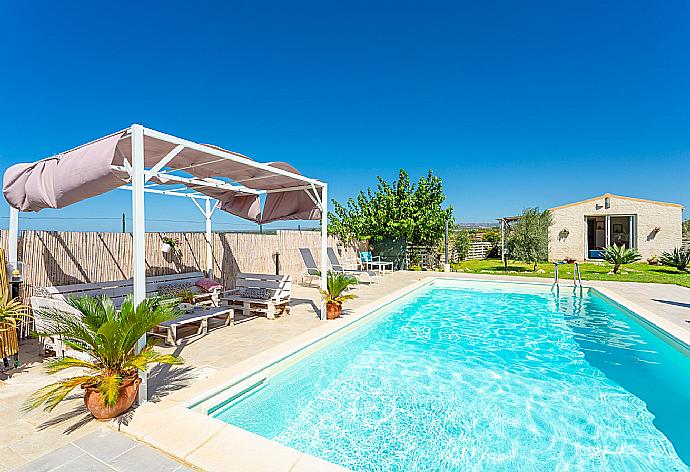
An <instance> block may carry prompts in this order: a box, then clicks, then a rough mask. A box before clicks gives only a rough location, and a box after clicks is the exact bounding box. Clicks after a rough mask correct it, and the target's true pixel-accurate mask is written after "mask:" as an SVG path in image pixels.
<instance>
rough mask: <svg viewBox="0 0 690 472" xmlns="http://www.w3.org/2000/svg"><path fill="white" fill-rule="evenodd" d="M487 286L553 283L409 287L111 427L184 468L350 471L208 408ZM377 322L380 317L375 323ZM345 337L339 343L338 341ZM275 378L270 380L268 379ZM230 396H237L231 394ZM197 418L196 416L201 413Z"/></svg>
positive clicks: (607, 292)
mask: <svg viewBox="0 0 690 472" xmlns="http://www.w3.org/2000/svg"><path fill="white" fill-rule="evenodd" d="M443 279H445V280H454V281H467V282H482V283H491V284H500V285H503V284H522V285H532V286H547V287H548V286H550V285H551V284H549V283H545V282H538V281H533V282H526V281H525V282H516V281H499V280H493V279H485V278H471V277H453V276H448V274H439V275H438V276H431V277H428V278H425V279H421V280H418V281H416V282H413V283H411V284H408V285H406V286H405V287H402V288H400V289H398V290H396V291H394V292H391V293H390V294H387V295H385V296H383V297H381V298H380V299H378V300H376V301H374V302H371V303H368V304H366V305H364V306H362V307H359V308H358V309H356V310H354V311H353V312H352V313H348V314H347V315H346V316H344V317H342V318H339V319H337V320H331V321H329V322H327V323H324V324H323V325H321V326H318V327H316V328H313V329H311V330H309V331H307V332H305V333H302V334H300V335H298V336H296V337H294V338H292V339H290V340H288V341H286V342H284V343H282V344H279V345H277V346H274V347H272V348H270V349H267V350H265V351H263V352H261V353H259V354H257V355H255V356H253V357H251V358H249V359H246V360H244V361H241V362H238V363H237V364H235V365H234V366H232V367H228V368H225V369H222V370H219V371H218V372H216V373H214V374H213V375H211V376H210V377H208V378H206V379H203V380H199V381H197V382H195V383H194V384H193V385H191V386H189V387H187V388H184V389H182V390H179V391H176V392H174V393H171V394H170V395H168V396H166V397H165V398H164V399H163V400H161V401H160V402H155V403H154V402H149V403H146V404H144V405H142V406H140V407H138V408H137V409H136V410H135V415H134V416H133V418H132V419H131V420H130V421H129V422H128V423H127V424H125V423H124V422H111V423H110V425H111V427H113V428H115V429H117V430H119V431H121V432H124V433H126V434H129V435H131V436H134V437H135V438H137V439H138V440H140V441H143V442H145V443H147V444H149V445H151V446H153V447H155V448H158V449H160V450H162V451H164V452H166V453H168V454H170V455H172V456H175V457H176V458H178V459H180V460H181V461H183V462H186V463H188V464H190V465H192V466H194V467H198V468H200V469H203V470H207V471H209V472H215V471H225V470H234V469H235V468H237V470H243V471H267V472H268V471H270V472H309V471H323V472H329V471H345V470H348V469H345V468H343V467H341V466H338V465H336V464H333V463H330V462H327V461H325V460H323V459H320V458H317V457H315V456H312V455H310V454H306V453H302V452H300V451H297V450H296V449H293V448H290V447H287V446H284V445H282V444H279V443H278V442H276V441H273V440H270V439H267V438H264V437H263V436H260V435H257V434H254V433H251V432H249V431H246V430H244V429H241V428H238V427H236V426H233V425H230V424H227V423H224V422H223V421H221V420H218V419H216V418H213V417H211V416H209V415H207V414H205V413H204V412H201V411H198V410H203V409H204V408H205V404H204V402H206V401H208V400H209V399H211V398H215V397H216V396H217V395H218V394H220V393H221V392H229V391H230V389H232V388H235V389H236V390H237V389H241V388H247V386H251V385H252V384H254V383H256V382H258V381H261V377H262V376H263V377H264V378H265V377H266V376H267V375H270V370H271V368H273V367H274V366H282V367H276V368H280V370H282V369H283V368H286V366H285V365H284V364H285V363H286V361H287V364H288V365H291V364H292V363H294V362H297V361H299V359H301V358H303V357H304V356H307V355H309V354H311V353H312V352H313V351H315V350H318V349H321V348H322V347H323V346H324V342H325V343H330V342H333V341H335V340H337V339H340V337H341V336H343V335H345V334H346V333H348V332H350V331H352V330H353V329H356V328H358V327H359V326H361V323H359V322H360V321H363V320H365V319H366V318H368V317H369V316H370V315H372V314H374V313H375V312H377V311H378V310H380V309H381V308H383V307H385V306H387V305H389V304H391V303H393V302H395V301H397V300H399V299H400V298H402V297H403V296H405V295H408V294H411V293H412V292H414V291H416V290H418V289H420V288H422V287H424V286H427V285H430V284H432V283H433V282H434V281H436V280H443ZM583 289H586V290H594V291H595V292H597V294H598V295H600V296H602V297H603V298H605V299H608V300H609V301H611V302H613V303H614V304H616V305H619V306H621V307H622V308H624V309H625V310H627V311H629V312H631V313H632V314H633V315H635V316H637V317H639V318H640V320H639V321H642V322H647V323H649V324H650V325H651V326H652V327H655V328H657V329H658V330H660V331H661V333H662V334H665V335H668V336H669V337H670V338H671V340H675V341H677V342H679V343H680V344H681V345H683V346H684V347H685V348H687V349H690V348H688V346H690V333H689V332H687V331H685V330H683V329H682V328H680V327H678V326H676V325H674V324H673V323H671V322H669V321H667V320H665V319H663V318H662V317H660V316H658V315H656V314H655V313H653V312H651V311H650V310H648V309H645V308H643V307H641V306H639V305H637V304H635V303H632V302H630V301H629V300H627V299H625V298H624V297H622V296H620V295H619V294H617V293H615V291H614V290H611V289H609V288H604V287H599V286H593V285H589V284H588V285H583ZM369 319H370V320H372V319H375V317H371V318H369ZM336 333H338V334H339V335H338V336H333V335H334V334H336ZM267 372H268V373H267ZM228 395H229V394H228ZM195 410H196V411H195Z"/></svg>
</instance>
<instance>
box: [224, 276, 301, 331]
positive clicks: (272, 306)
mask: <svg viewBox="0 0 690 472" xmlns="http://www.w3.org/2000/svg"><path fill="white" fill-rule="evenodd" d="M291 290H292V279H291V278H290V276H289V275H269V274H245V273H240V274H237V279H236V282H235V289H234V290H228V291H226V292H224V293H223V295H222V296H221V298H220V299H221V302H224V303H226V304H227V306H229V307H231V308H234V309H235V311H242V312H243V313H244V314H245V315H252V314H260V315H266V317H267V318H268V319H270V320H272V319H274V318H275V317H276V314H278V315H282V314H290V306H289V304H290V294H291Z"/></svg>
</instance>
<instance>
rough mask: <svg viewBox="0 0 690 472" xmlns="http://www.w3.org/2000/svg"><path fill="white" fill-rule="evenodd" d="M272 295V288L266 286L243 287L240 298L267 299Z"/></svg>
mask: <svg viewBox="0 0 690 472" xmlns="http://www.w3.org/2000/svg"><path fill="white" fill-rule="evenodd" d="M271 297H273V290H270V289H267V288H245V289H244V290H243V291H242V298H254V299H256V300H268V299H269V298H271Z"/></svg>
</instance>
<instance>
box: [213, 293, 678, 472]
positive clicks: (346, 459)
mask: <svg viewBox="0 0 690 472" xmlns="http://www.w3.org/2000/svg"><path fill="white" fill-rule="evenodd" d="M652 331H653V330H651V329H649V328H648V327H645V326H644V323H643V322H640V321H637V320H636V317H635V316H634V315H633V314H631V313H627V312H626V311H625V310H624V309H622V308H621V307H618V306H617V305H614V304H613V303H611V302H609V301H607V300H605V299H604V298H603V297H600V296H598V295H596V294H593V293H587V292H585V293H584V294H583V295H581V296H580V295H579V294H573V293H572V291H570V290H568V291H564V290H562V291H561V293H560V294H558V295H557V294H554V293H552V292H551V291H550V290H549V288H548V287H544V286H539V285H530V284H512V283H500V284H497V283H487V282H469V281H461V282H460V281H447V280H437V281H435V282H434V283H432V284H430V285H427V286H424V287H422V288H420V289H418V290H416V291H415V292H413V293H411V294H409V295H407V296H406V297H403V298H402V299H400V300H399V301H397V302H396V303H394V304H392V305H389V306H387V307H384V308H383V309H381V310H379V312H376V313H374V314H373V316H370V317H369V319H368V321H366V322H364V323H363V324H362V326H360V327H358V328H357V329H355V330H354V331H352V332H350V333H348V334H346V335H344V336H342V337H341V338H340V339H337V340H336V341H334V342H332V343H330V344H328V345H327V346H325V347H324V348H322V349H320V350H318V351H316V352H314V353H313V354H311V355H309V356H307V357H305V358H304V359H302V360H300V361H299V362H297V363H295V364H293V365H291V366H290V367H287V368H286V369H285V370H282V371H280V372H278V373H277V374H276V375H273V376H271V377H269V379H268V380H267V381H266V382H263V383H260V384H257V386H256V388H253V389H251V390H250V391H248V392H247V393H246V394H244V395H242V396H241V397H239V399H237V400H234V401H233V402H230V403H228V404H226V405H222V406H219V407H218V408H217V409H215V411H213V413H212V416H214V417H216V418H218V419H220V420H222V421H224V422H226V423H229V424H232V425H235V426H239V427H241V428H243V429H246V430H249V431H251V432H254V433H256V434H259V435H261V436H264V437H266V438H269V439H272V440H274V441H277V442H279V443H282V444H284V445H287V446H290V447H293V448H295V449H297V450H299V451H302V452H306V453H310V454H313V455H315V456H318V457H321V458H323V459H326V460H328V461H330V462H333V463H336V464H340V465H342V466H345V467H348V468H351V469H353V470H357V471H364V470H366V471H369V470H377V471H413V470H420V471H424V470H429V471H432V470H433V471H436V470H492V471H493V470H505V471H514V470H587V471H589V470H616V471H619V470H654V471H659V470H664V471H672V470H690V469H689V468H688V467H687V466H686V465H685V463H684V462H683V461H685V462H686V463H688V462H690V434H687V432H686V431H687V425H688V424H690V408H688V407H689V406H690V375H689V374H690V358H689V357H688V356H687V352H685V348H684V347H682V346H680V345H674V344H673V343H672V342H667V341H669V340H668V339H666V340H665V339H662V336H660V335H658V334H654V333H653V332H652Z"/></svg>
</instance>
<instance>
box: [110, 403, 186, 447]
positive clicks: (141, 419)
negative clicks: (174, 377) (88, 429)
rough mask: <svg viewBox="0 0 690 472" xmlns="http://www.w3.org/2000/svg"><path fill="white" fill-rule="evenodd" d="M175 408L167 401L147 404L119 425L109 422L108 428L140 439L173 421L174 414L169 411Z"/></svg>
mask: <svg viewBox="0 0 690 472" xmlns="http://www.w3.org/2000/svg"><path fill="white" fill-rule="evenodd" d="M176 407H177V404H175V403H172V402H168V401H162V402H160V403H152V402H149V403H146V404H145V405H142V406H140V407H138V408H137V409H136V410H134V414H133V416H132V417H131V418H130V419H129V420H128V421H127V422H123V423H121V424H120V423H118V422H117V419H116V420H113V421H111V422H110V423H109V426H110V427H111V428H113V429H114V430H116V431H120V432H123V433H126V434H129V435H131V436H134V437H135V438H137V439H142V438H143V437H144V436H145V435H147V434H149V433H151V432H153V431H155V430H156V429H158V428H160V427H161V426H162V425H164V424H166V423H167V422H169V421H172V420H174V419H175V415H176V413H175V412H173V413H171V412H170V410H171V409H173V408H176ZM177 408H179V407H177Z"/></svg>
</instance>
